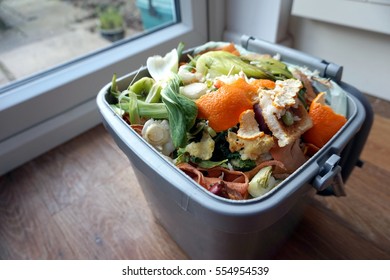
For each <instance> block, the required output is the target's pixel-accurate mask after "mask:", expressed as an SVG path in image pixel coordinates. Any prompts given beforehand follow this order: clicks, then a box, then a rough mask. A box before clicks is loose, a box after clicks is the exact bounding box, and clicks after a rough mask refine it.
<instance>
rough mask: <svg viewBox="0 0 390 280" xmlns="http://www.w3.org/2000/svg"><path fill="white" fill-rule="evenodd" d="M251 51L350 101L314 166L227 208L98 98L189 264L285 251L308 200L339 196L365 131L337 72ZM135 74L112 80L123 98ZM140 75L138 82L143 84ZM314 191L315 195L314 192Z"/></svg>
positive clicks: (253, 42)
mask: <svg viewBox="0 0 390 280" xmlns="http://www.w3.org/2000/svg"><path fill="white" fill-rule="evenodd" d="M242 46H243V47H244V48H246V49H248V50H250V51H255V52H259V53H268V54H271V55H274V54H277V53H278V54H280V55H281V57H282V60H283V61H286V62H290V63H294V64H299V65H302V66H307V67H308V68H310V69H312V70H314V69H317V70H318V71H320V73H321V75H322V76H324V77H329V78H331V79H334V80H335V81H336V82H338V83H339V85H340V86H341V87H342V88H344V89H345V90H346V91H347V93H348V121H347V123H346V125H344V127H343V128H342V129H341V130H340V131H339V132H338V133H337V134H336V135H335V136H334V137H333V138H332V139H331V140H330V141H329V142H328V143H327V144H326V145H325V146H324V147H323V148H322V149H321V150H320V152H318V153H316V154H315V155H314V156H313V157H312V158H310V159H309V160H308V161H307V162H306V163H305V164H304V165H302V166H301V167H300V168H299V169H298V170H297V171H296V172H294V173H293V174H292V175H290V176H289V177H288V178H287V179H286V180H285V181H284V182H283V183H282V185H280V186H279V187H278V188H275V189H274V190H273V191H271V192H270V193H268V194H267V195H266V196H264V197H261V198H257V199H251V200H245V201H233V200H228V199H224V198H221V197H218V196H216V195H213V194H211V193H210V192H208V191H206V190H205V189H203V188H202V187H201V186H199V185H198V184H196V183H195V182H194V181H193V180H192V179H191V178H190V177H188V176H187V175H184V173H182V172H181V171H180V170H178V169H177V168H176V167H175V166H174V165H172V164H171V163H170V162H169V161H167V160H166V159H164V158H163V157H162V156H161V155H160V154H159V153H158V152H157V151H155V150H154V149H153V148H152V147H151V146H149V144H147V143H146V141H144V140H143V139H142V138H141V137H140V136H139V135H138V134H137V133H136V132H135V131H133V130H132V129H131V128H130V127H129V126H128V125H127V124H126V123H125V121H123V120H122V119H121V117H120V116H118V115H116V114H115V113H114V111H113V110H112V109H111V108H110V106H109V103H110V98H109V95H108V94H107V93H108V90H109V88H110V85H111V84H107V85H106V86H104V87H103V88H102V89H101V91H100V92H99V94H98V96H97V104H98V108H99V111H100V113H101V116H102V119H103V124H104V125H105V127H106V129H107V130H108V132H109V133H110V134H111V135H112V137H113V138H114V140H115V142H116V143H117V145H118V146H119V147H120V148H121V149H122V151H123V152H124V153H125V154H126V156H127V157H128V158H129V160H130V163H131V165H132V167H133V168H134V171H135V174H136V177H137V180H138V181H139V184H140V186H142V191H143V193H144V196H145V198H146V200H147V201H148V204H149V206H150V208H151V210H152V212H153V214H154V216H155V217H156V218H157V220H158V221H159V223H161V225H162V226H163V227H164V228H165V229H166V230H167V232H168V233H169V234H170V235H171V237H172V238H173V240H175V241H176V243H177V244H178V245H179V246H180V247H181V248H182V249H183V250H184V251H185V252H186V253H187V254H188V256H189V257H190V258H193V259H254V258H268V257H270V256H272V255H273V254H274V253H275V252H276V251H277V250H278V249H279V248H280V246H282V245H283V242H284V241H285V240H286V239H287V238H288V236H289V235H290V234H291V232H292V231H293V230H294V228H295V226H296V225H297V223H298V222H299V220H300V217H301V216H302V212H303V210H304V208H305V205H306V201H307V195H308V194H309V193H313V191H314V192H317V193H318V194H322V195H329V194H333V195H342V194H343V187H342V182H343V181H346V180H347V178H348V176H349V174H350V173H351V171H352V169H353V168H354V167H355V166H361V164H362V162H361V161H360V159H359V155H360V153H361V151H362V148H363V146H364V144H365V141H366V139H367V136H368V133H369V131H370V128H371V125H372V120H373V113H372V110H371V107H370V105H369V103H368V102H367V101H366V100H365V97H364V96H363V95H362V94H361V93H360V92H359V91H358V90H357V89H356V88H354V87H352V86H351V85H348V84H346V83H344V82H342V81H341V75H342V67H340V66H338V65H336V64H333V63H328V62H326V61H324V60H322V59H319V58H315V57H312V56H309V55H307V54H305V53H302V52H299V51H296V50H293V49H290V48H286V47H284V46H280V45H275V44H271V43H268V42H265V41H261V40H258V39H254V38H252V37H249V36H245V35H244V36H242ZM135 74H136V73H130V74H128V75H126V76H124V77H121V78H120V79H118V81H117V83H118V87H119V89H120V90H124V89H125V88H127V86H128V85H129V84H130V82H131V81H132V80H133V77H134V75H135ZM147 75H148V72H147V70H146V69H143V70H142V71H141V72H140V73H138V75H137V79H140V78H141V77H143V76H147ZM313 188H314V190H313Z"/></svg>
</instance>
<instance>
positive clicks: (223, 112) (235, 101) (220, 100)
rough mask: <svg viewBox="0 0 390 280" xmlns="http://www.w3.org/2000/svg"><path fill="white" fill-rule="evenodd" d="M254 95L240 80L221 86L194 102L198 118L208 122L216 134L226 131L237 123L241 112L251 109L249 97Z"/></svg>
mask: <svg viewBox="0 0 390 280" xmlns="http://www.w3.org/2000/svg"><path fill="white" fill-rule="evenodd" d="M254 93H256V89H255V88H254V87H253V86H251V85H249V84H248V83H247V82H246V81H245V80H244V79H242V78H240V79H237V80H236V81H234V82H233V83H231V84H223V85H222V86H221V87H220V88H219V89H218V90H216V91H214V92H209V93H206V94H205V95H203V96H201V97H200V98H199V99H198V100H197V101H196V105H197V107H198V118H199V119H206V120H208V124H209V126H210V127H211V128H212V129H214V130H215V131H216V132H221V131H224V130H227V129H229V128H231V127H233V126H235V125H237V124H238V123H239V118H240V115H241V113H242V112H243V111H245V110H248V109H252V108H253V105H252V99H251V97H252V95H253V94H254Z"/></svg>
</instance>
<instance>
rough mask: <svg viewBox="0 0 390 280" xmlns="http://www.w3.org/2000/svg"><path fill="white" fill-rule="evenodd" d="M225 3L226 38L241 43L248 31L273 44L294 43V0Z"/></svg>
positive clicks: (231, 1) (247, 0)
mask: <svg viewBox="0 0 390 280" xmlns="http://www.w3.org/2000/svg"><path fill="white" fill-rule="evenodd" d="M225 3H226V17H225V22H226V24H225V32H224V34H223V39H224V40H225V41H232V42H239V39H240V37H241V35H243V34H245V35H250V36H254V37H256V38H259V39H263V40H266V41H269V42H272V43H281V44H285V45H288V44H290V43H291V38H290V37H289V36H288V32H287V31H288V22H289V17H288V15H289V13H290V9H291V3H292V0H272V1H271V0H244V1H237V0H226V2H225ZM286 15H287V16H286Z"/></svg>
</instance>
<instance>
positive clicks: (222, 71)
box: [196, 51, 273, 79]
mask: <svg viewBox="0 0 390 280" xmlns="http://www.w3.org/2000/svg"><path fill="white" fill-rule="evenodd" d="M196 71H197V72H199V73H202V74H203V75H206V74H209V76H210V78H215V77H217V76H220V75H228V74H233V75H234V74H238V73H240V71H243V72H244V73H245V74H246V75H247V76H248V77H253V78H262V79H271V78H273V77H272V75H271V74H270V73H268V72H266V71H264V70H262V69H260V68H259V67H256V66H254V65H251V64H249V63H247V62H245V61H243V60H242V59H241V58H240V57H238V56H236V55H234V54H232V53H229V52H226V51H212V52H206V53H204V54H202V55H200V56H199V57H198V58H197V60H196Z"/></svg>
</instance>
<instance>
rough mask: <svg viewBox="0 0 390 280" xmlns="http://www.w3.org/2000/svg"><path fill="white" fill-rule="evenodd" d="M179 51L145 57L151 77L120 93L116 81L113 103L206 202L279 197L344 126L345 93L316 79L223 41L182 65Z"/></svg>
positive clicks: (191, 55)
mask: <svg viewBox="0 0 390 280" xmlns="http://www.w3.org/2000/svg"><path fill="white" fill-rule="evenodd" d="M183 46H184V45H183V44H182V43H180V44H179V46H178V47H177V48H176V49H173V50H172V51H170V52H168V53H167V54H166V55H165V56H164V57H162V56H159V55H155V56H151V57H149V58H148V60H147V70H148V72H149V75H150V76H148V77H141V78H139V79H137V80H135V81H133V82H132V83H131V84H130V85H128V87H127V88H126V89H124V90H121V91H120V90H119V89H118V87H117V83H116V76H115V75H114V76H113V78H112V84H111V88H110V91H109V94H110V98H109V100H110V105H111V108H112V109H113V110H114V112H115V113H116V114H118V115H120V116H121V117H122V118H123V119H124V120H125V121H126V122H127V123H128V124H129V126H130V127H131V128H132V129H134V130H135V131H136V132H137V133H138V134H139V135H140V136H141V137H142V138H143V139H144V140H145V141H146V142H148V143H149V144H150V145H151V146H152V147H153V148H154V149H156V151H158V152H159V153H161V154H162V155H163V156H164V157H165V158H167V159H168V160H170V161H171V162H172V163H173V164H174V165H176V167H177V168H178V169H180V170H181V171H183V173H185V174H187V175H188V176H189V177H190V178H192V179H193V180H194V181H195V182H196V183H198V184H199V185H200V186H201V187H202V188H204V189H205V190H207V191H208V192H209V193H210V194H212V195H216V196H219V197H223V198H226V199H232V200H246V199H253V198H257V197H263V196H264V195H267V194H269V193H270V192H272V190H277V189H278V188H279V187H281V186H282V184H281V183H282V182H283V181H284V180H285V179H286V178H288V177H289V176H290V175H291V174H292V173H294V172H295V171H296V170H297V169H298V168H299V167H300V166H302V165H303V164H304V163H305V162H306V161H307V160H308V159H309V158H310V157H311V156H313V155H314V154H315V153H316V152H318V150H319V149H321V148H322V147H323V146H324V145H326V143H328V141H330V140H331V139H332V137H333V136H334V135H335V134H336V133H337V132H338V131H339V130H340V129H341V128H342V127H343V125H344V124H345V123H346V122H347V118H346V115H347V98H346V93H345V92H344V91H343V90H342V89H341V87H339V86H338V85H337V84H336V83H335V82H333V81H331V80H328V79H325V78H322V77H320V76H319V75H318V74H317V73H316V71H310V70H308V69H306V68H305V67H302V66H299V65H290V64H287V63H284V62H283V60H281V58H280V57H271V56H270V55H269V54H258V53H253V52H249V51H246V50H243V49H242V48H240V47H238V46H236V45H234V44H232V43H227V42H208V43H207V44H205V45H203V46H200V47H198V48H196V49H194V50H193V51H192V52H191V53H187V58H186V59H184V60H180V58H182V57H185V55H182V50H183Z"/></svg>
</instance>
